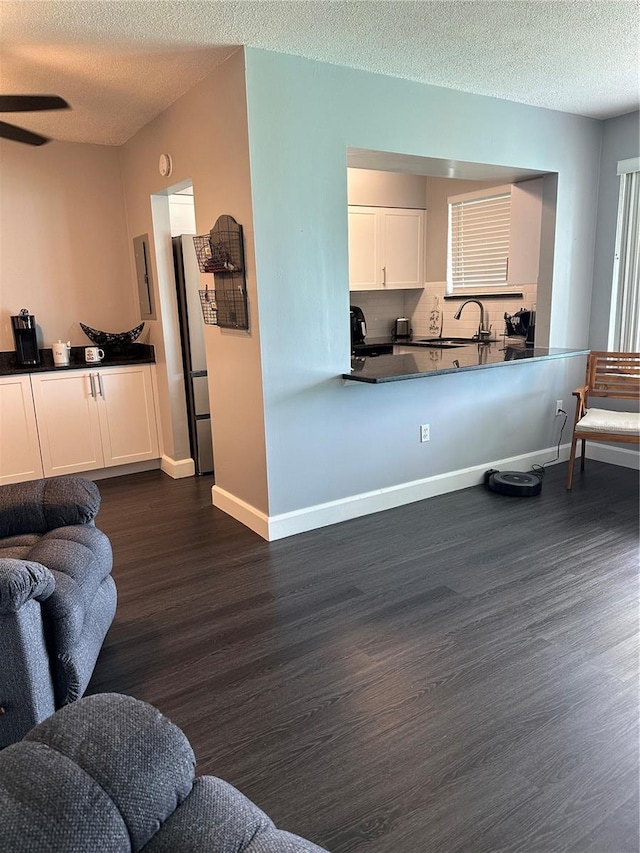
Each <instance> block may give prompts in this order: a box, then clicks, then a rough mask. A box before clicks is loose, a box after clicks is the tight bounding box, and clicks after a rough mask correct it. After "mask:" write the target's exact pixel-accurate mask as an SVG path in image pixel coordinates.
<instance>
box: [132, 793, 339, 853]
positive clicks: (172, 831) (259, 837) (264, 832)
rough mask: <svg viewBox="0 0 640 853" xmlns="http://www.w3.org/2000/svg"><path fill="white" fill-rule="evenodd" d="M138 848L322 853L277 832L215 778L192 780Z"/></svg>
mask: <svg viewBox="0 0 640 853" xmlns="http://www.w3.org/2000/svg"><path fill="white" fill-rule="evenodd" d="M144 849H145V853H174V851H176V850H180V851H187V850H190V851H205V850H206V851H209V853H326V851H323V850H322V848H321V847H318V846H316V845H315V844H312V843H311V842H310V841H306V840H305V839H303V838H300V837H299V836H297V835H292V834H291V833H289V832H284V831H282V830H280V829H277V828H276V826H275V825H274V823H273V821H272V820H271V818H270V817H269V816H268V815H266V814H265V813H264V812H263V811H262V809H259V808H258V806H256V805H255V803H252V802H251V800H249V799H247V797H245V796H244V794H241V793H240V791H238V790H237V788H234V787H233V786H232V785H229V784H228V783H227V782H224V781H223V780H222V779H218V778H216V777H215V776H201V777H199V778H198V779H196V780H195V782H194V783H193V789H192V790H191V793H190V794H189V796H188V797H187V798H186V799H185V800H184V802H183V803H182V804H181V805H180V806H178V808H177V809H176V811H175V812H174V813H173V814H172V815H171V816H170V817H169V819H168V820H167V821H166V823H165V824H164V825H163V826H162V828H161V829H160V831H159V832H158V833H156V835H154V836H153V838H152V839H151V841H150V842H149V843H148V844H147V846H146V847H145V848H144Z"/></svg>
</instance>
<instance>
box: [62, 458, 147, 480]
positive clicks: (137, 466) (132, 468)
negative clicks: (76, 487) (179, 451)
mask: <svg viewBox="0 0 640 853" xmlns="http://www.w3.org/2000/svg"><path fill="white" fill-rule="evenodd" d="M159 467H160V460H159V459H149V460H147V461H146V462H129V463H128V464H127V465H114V466H113V467H112V468H96V469H95V470H94V471H81V472H80V473H79V474H78V476H79V477H88V478H89V479H90V480H107V479H108V478H109V477H122V476H124V475H125V474H140V473H141V472H142V471H156V470H157V469H158V468H159Z"/></svg>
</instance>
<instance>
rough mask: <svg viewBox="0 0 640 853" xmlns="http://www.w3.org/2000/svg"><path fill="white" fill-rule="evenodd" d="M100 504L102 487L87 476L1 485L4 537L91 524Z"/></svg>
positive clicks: (0, 520)
mask: <svg viewBox="0 0 640 853" xmlns="http://www.w3.org/2000/svg"><path fill="white" fill-rule="evenodd" d="M99 508H100V492H99V491H98V487H97V486H96V484H95V483H94V482H92V481H91V480H87V479H85V478H84V477H52V478H51V479H40V480H29V481H27V482H26V483H11V484H9V485H6V486H1V487H0V538H4V537H6V536H19V535H21V534H22V533H46V532H47V530H54V529H55V528H56V527H66V526H67V525H70V524H89V523H90V522H91V521H93V519H94V518H95V516H96V515H97V513H98V509H99Z"/></svg>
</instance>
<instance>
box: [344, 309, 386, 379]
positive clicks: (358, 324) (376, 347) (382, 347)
mask: <svg viewBox="0 0 640 853" xmlns="http://www.w3.org/2000/svg"><path fill="white" fill-rule="evenodd" d="M349 314H350V323H351V354H352V355H353V356H355V357H356V359H357V358H358V357H372V356H376V355H389V354H390V353H392V352H393V344H392V343H389V342H388V341H377V342H376V343H369V344H365V342H364V339H365V337H366V334H367V323H366V321H365V319H364V313H363V311H362V308H358V306H357V305H352V306H351V309H350V312H349ZM360 369H362V368H360Z"/></svg>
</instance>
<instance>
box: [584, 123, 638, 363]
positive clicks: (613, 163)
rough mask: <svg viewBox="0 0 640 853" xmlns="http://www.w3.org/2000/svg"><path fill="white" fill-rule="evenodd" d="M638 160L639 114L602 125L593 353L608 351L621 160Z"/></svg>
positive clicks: (592, 306)
mask: <svg viewBox="0 0 640 853" xmlns="http://www.w3.org/2000/svg"><path fill="white" fill-rule="evenodd" d="M638 156H640V113H639V112H634V113H627V115H623V116H618V117H617V118H611V119H608V120H607V121H605V122H604V132H603V137H602V155H601V158H600V183H599V192H598V224H597V230H596V238H595V257H594V270H593V296H592V299H591V325H590V329H589V345H590V346H591V348H592V349H595V350H603V349H607V347H608V337H609V315H610V311H611V293H612V287H613V260H614V249H615V240H616V227H617V220H618V197H619V192H620V178H619V177H618V175H617V165H618V162H619V161H620V160H630V159H631V158H632V157H638Z"/></svg>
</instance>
